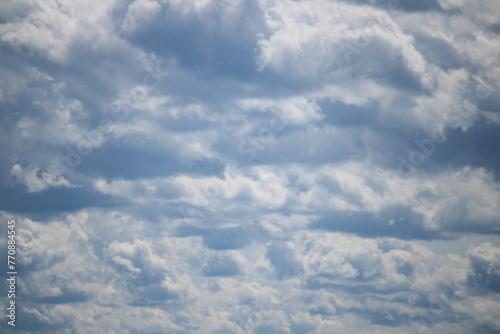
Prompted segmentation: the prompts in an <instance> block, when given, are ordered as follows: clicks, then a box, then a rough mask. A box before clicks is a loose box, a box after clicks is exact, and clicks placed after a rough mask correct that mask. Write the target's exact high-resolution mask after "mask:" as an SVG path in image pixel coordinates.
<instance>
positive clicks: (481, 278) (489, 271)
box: [467, 243, 500, 292]
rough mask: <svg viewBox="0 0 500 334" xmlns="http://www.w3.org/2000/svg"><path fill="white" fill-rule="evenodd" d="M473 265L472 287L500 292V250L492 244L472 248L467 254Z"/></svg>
mask: <svg viewBox="0 0 500 334" xmlns="http://www.w3.org/2000/svg"><path fill="white" fill-rule="evenodd" d="M467 256H468V258H469V261H470V265H471V269H472V271H471V273H470V274H469V276H468V282H469V284H470V285H471V286H472V287H478V288H483V289H488V290H491V291H494V292H498V291H499V290H500V262H499V261H500V249H499V248H498V247H495V246H493V245H492V244H491V243H484V244H481V245H479V246H476V247H471V248H470V249H469V251H468V253H467Z"/></svg>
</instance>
